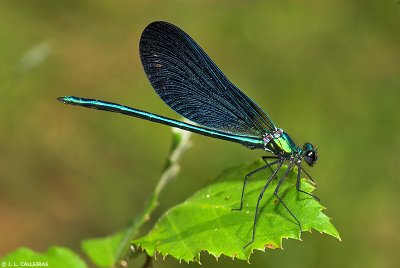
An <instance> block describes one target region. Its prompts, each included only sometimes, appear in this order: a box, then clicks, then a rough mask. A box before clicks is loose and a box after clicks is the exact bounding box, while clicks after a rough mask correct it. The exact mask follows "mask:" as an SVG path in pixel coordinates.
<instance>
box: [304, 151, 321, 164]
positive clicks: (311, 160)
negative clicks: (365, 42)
mask: <svg viewBox="0 0 400 268" xmlns="http://www.w3.org/2000/svg"><path fill="white" fill-rule="evenodd" d="M317 159H318V157H317V154H316V152H315V151H314V150H308V151H306V153H305V154H304V160H305V161H306V162H307V164H308V165H309V166H313V165H314V164H315V162H317Z"/></svg>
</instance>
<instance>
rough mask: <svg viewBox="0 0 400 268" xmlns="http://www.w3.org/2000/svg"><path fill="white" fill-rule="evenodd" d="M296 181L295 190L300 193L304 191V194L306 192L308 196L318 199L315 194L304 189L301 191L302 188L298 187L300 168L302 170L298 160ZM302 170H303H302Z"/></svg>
mask: <svg viewBox="0 0 400 268" xmlns="http://www.w3.org/2000/svg"><path fill="white" fill-rule="evenodd" d="M296 165H297V170H298V171H297V182H296V189H297V191H299V192H302V193H304V194H307V195H309V196H312V197H313V198H315V199H316V200H318V201H320V199H319V198H318V197H317V196H315V195H313V194H311V193H307V192H305V191H303V190H301V189H300V176H301V175H300V173H301V170H302V168H301V166H300V161H298V162H297V164H296ZM303 171H304V170H303Z"/></svg>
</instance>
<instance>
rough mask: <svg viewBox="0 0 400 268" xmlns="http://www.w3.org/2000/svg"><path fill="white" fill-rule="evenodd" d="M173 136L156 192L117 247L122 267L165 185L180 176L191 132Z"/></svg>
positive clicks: (180, 132)
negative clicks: (180, 163)
mask: <svg viewBox="0 0 400 268" xmlns="http://www.w3.org/2000/svg"><path fill="white" fill-rule="evenodd" d="M172 134H173V135H172V146H171V149H170V154H169V156H168V158H167V161H166V163H165V166H164V169H163V171H162V174H161V177H160V179H159V180H158V182H157V184H156V186H155V187H154V190H153V192H152V194H151V196H150V197H149V199H148V201H147V204H146V206H145V208H144V209H143V211H142V212H141V213H140V214H139V215H138V216H136V217H135V218H134V219H133V220H132V222H131V224H130V225H129V226H128V228H127V229H126V230H125V233H124V235H123V237H122V239H121V242H120V243H119V245H118V247H117V250H116V254H115V256H116V259H115V260H116V263H117V264H119V265H120V266H121V261H126V259H127V256H128V253H129V249H130V244H131V241H132V240H133V239H134V238H135V236H136V235H137V234H138V232H139V229H140V227H142V225H143V224H144V223H145V222H147V221H148V220H149V219H150V215H151V213H152V212H153V211H154V209H155V208H156V207H157V205H158V197H159V195H160V192H161V191H162V190H163V189H164V187H165V185H166V184H167V183H168V182H170V181H171V180H172V179H174V178H175V177H176V175H177V174H178V172H179V169H180V168H179V165H178V161H179V160H180V158H181V157H182V155H183V153H184V152H185V151H186V150H187V149H188V148H189V147H190V145H191V143H190V141H189V136H190V132H187V131H183V130H180V129H176V128H172Z"/></svg>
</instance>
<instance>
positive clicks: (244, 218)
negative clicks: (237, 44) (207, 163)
mask: <svg viewBox="0 0 400 268" xmlns="http://www.w3.org/2000/svg"><path fill="white" fill-rule="evenodd" d="M263 164H265V163H264V162H262V161H261V160H260V161H257V162H255V163H253V164H251V165H249V164H244V165H240V166H238V167H235V168H231V169H228V170H226V171H224V172H223V173H222V175H220V176H219V177H218V178H217V179H216V180H214V181H213V182H212V183H211V184H210V185H209V186H207V187H205V188H203V189H201V190H200V191H198V192H197V193H195V194H194V195H193V196H192V197H191V198H189V199H188V200H186V201H185V202H183V203H182V204H180V205H178V206H176V207H174V208H171V209H170V210H168V211H167V212H166V213H165V214H164V215H163V216H162V217H161V218H160V219H159V221H158V223H157V224H156V226H155V227H154V229H153V230H151V231H150V233H149V234H148V235H146V236H144V237H142V238H139V239H137V240H134V241H133V243H134V244H135V245H136V246H139V247H141V248H142V249H144V250H145V251H146V252H147V254H148V255H150V256H154V255H155V254H156V253H158V254H161V255H163V256H166V255H170V256H173V257H175V258H176V259H178V260H184V261H186V262H190V261H197V262H200V252H202V251H207V252H208V253H210V254H212V255H214V256H215V257H217V258H218V257H219V256H220V255H226V256H229V257H232V258H235V257H236V258H238V259H241V260H249V258H250V255H251V253H252V252H253V250H254V249H258V250H265V249H266V248H281V247H282V239H283V238H293V239H299V240H300V228H299V226H298V224H297V223H296V221H295V220H294V219H293V217H291V216H290V214H289V213H288V211H287V210H286V209H285V207H284V206H283V205H282V204H281V203H280V202H278V199H277V198H276V197H275V196H274V195H273V192H274V190H275V188H276V186H277V182H278V180H277V179H274V180H273V181H272V182H271V185H270V186H269V187H268V188H267V190H266V192H265V194H264V197H263V199H262V202H261V203H260V210H261V212H260V215H259V220H258V222H257V229H256V235H255V241H254V243H252V244H251V245H249V246H248V247H247V248H246V249H243V246H244V245H246V244H247V243H248V242H249V241H250V240H251V234H252V227H253V218H254V212H255V205H256V202H257V198H258V196H259V193H260V191H261V189H262V188H263V186H264V185H265V183H266V181H267V179H268V178H269V176H270V175H271V174H272V172H271V171H270V170H269V169H265V170H263V171H260V172H258V173H257V174H255V175H253V176H252V177H251V178H250V179H249V180H248V183H247V185H246V191H245V198H244V202H243V209H242V210H241V211H232V208H238V207H239V204H240V195H241V190H242V184H243V179H244V177H245V175H246V174H248V173H249V172H251V171H253V170H255V169H256V168H258V167H261V166H262V165H263ZM286 169H287V167H286V166H283V167H282V169H281V170H280V171H279V172H278V177H281V176H282V175H283V173H284V171H285V170H286ZM296 175H297V169H295V170H294V171H291V172H290V173H289V176H288V178H287V179H286V180H285V182H284V183H283V184H282V186H281V188H280V190H279V196H280V197H282V199H283V201H284V202H285V204H286V205H287V206H288V207H289V208H290V210H291V211H292V212H293V213H294V215H296V217H297V218H298V219H299V220H300V222H301V226H302V229H303V231H311V229H315V230H317V231H319V232H321V233H326V234H329V235H331V236H333V237H336V238H338V239H339V240H340V236H339V233H338V232H337V231H336V229H335V227H334V226H333V225H332V224H331V223H330V220H329V218H328V217H327V216H326V215H325V214H323V213H322V210H323V209H324V207H323V206H322V205H320V204H319V203H318V202H317V201H316V200H315V199H314V198H312V197H310V196H308V195H306V194H304V193H301V192H298V191H297V190H296V177H297V176H296ZM301 189H302V190H304V191H306V192H311V191H313V190H314V187H313V186H312V185H311V184H310V183H309V182H308V181H307V180H306V179H302V181H301Z"/></svg>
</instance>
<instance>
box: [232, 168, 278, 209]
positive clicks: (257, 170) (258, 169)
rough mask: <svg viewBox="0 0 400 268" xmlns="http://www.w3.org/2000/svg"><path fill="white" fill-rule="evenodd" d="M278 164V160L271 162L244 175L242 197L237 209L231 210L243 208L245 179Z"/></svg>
mask: <svg viewBox="0 0 400 268" xmlns="http://www.w3.org/2000/svg"><path fill="white" fill-rule="evenodd" d="M278 162H279V160H276V161H274V162H271V163H269V164H267V165H265V166H262V167H260V168H257V169H256V170H253V171H252V172H250V173H249V174H247V175H246V177H245V178H244V181H243V186H242V196H241V197H240V207H239V208H232V210H242V207H243V197H244V188H245V187H246V183H247V179H248V178H249V177H250V176H252V175H254V174H255V173H257V172H259V171H261V170H263V169H266V168H267V167H270V166H272V165H275V164H277V163H278Z"/></svg>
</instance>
